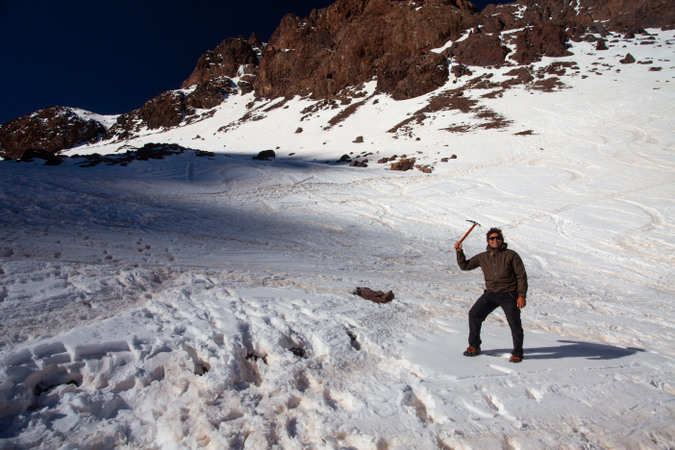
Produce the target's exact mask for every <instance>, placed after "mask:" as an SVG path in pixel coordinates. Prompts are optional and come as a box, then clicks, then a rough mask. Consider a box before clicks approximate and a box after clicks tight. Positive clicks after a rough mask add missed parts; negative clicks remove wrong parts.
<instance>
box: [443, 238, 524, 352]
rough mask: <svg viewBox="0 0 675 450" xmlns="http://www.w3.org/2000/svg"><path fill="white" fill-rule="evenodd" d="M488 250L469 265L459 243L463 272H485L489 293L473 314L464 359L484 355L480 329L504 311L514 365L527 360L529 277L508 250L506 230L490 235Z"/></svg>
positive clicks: (470, 318) (480, 301) (484, 296)
mask: <svg viewBox="0 0 675 450" xmlns="http://www.w3.org/2000/svg"><path fill="white" fill-rule="evenodd" d="M487 243H488V245H487V250H486V251H485V252H483V253H479V254H478V255H476V256H474V257H473V258H471V259H469V260H468V261H467V259H466V256H464V251H463V250H462V244H461V243H460V242H457V243H455V250H456V251H457V264H459V267H460V269H462V270H473V269H475V268H476V267H480V268H481V269H483V275H484V276H485V291H484V292H483V295H482V296H481V297H480V298H479V299H478V300H477V301H476V303H475V304H474V305H473V307H472V308H471V310H470V311H469V347H468V348H467V349H466V351H465V352H464V356H477V355H479V354H480V344H481V339H480V329H481V326H482V324H483V321H484V320H485V319H486V318H487V316H488V315H489V314H490V313H491V312H492V311H494V310H495V309H497V307H501V308H502V310H504V314H506V320H507V321H508V322H509V326H510V327H511V336H512V337H513V352H512V353H511V362H514V363H518V362H521V361H522V360H523V327H522V325H521V323H520V310H521V308H524V307H525V304H526V303H527V302H526V300H525V298H526V296H527V273H526V272H525V266H524V265H523V261H522V259H520V256H518V253H516V252H514V251H513V250H509V249H508V245H507V244H506V243H505V242H504V236H503V235H502V230H500V229H499V228H491V229H490V231H488V232H487Z"/></svg>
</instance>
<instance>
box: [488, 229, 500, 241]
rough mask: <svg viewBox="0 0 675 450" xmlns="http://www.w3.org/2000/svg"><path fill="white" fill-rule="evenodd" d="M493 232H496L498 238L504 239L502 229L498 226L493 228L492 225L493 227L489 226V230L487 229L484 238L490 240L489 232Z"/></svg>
mask: <svg viewBox="0 0 675 450" xmlns="http://www.w3.org/2000/svg"><path fill="white" fill-rule="evenodd" d="M495 233H497V234H498V235H499V238H500V239H501V240H502V241H503V240H504V235H503V234H502V230H500V229H499V228H494V227H493V228H490V230H489V231H488V232H487V234H486V235H485V238H486V239H487V240H488V242H489V241H490V235H491V234H495Z"/></svg>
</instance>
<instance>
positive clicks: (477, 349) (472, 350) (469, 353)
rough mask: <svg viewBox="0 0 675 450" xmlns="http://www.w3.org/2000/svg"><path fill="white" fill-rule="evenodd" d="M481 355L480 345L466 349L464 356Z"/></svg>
mask: <svg viewBox="0 0 675 450" xmlns="http://www.w3.org/2000/svg"><path fill="white" fill-rule="evenodd" d="M478 355H480V347H467V348H466V350H465V351H464V356H478Z"/></svg>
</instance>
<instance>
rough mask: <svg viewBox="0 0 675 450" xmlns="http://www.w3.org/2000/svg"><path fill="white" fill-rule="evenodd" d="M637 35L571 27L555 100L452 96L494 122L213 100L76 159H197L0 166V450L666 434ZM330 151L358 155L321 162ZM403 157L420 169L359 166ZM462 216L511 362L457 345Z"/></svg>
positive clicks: (507, 442)
mask: <svg viewBox="0 0 675 450" xmlns="http://www.w3.org/2000/svg"><path fill="white" fill-rule="evenodd" d="M652 33H654V34H655V36H656V41H655V42H652V44H650V45H641V43H640V42H639V39H635V40H631V41H625V42H624V41H621V42H620V43H618V44H616V43H615V44H612V46H611V47H610V49H609V50H608V51H606V52H604V53H602V54H599V52H595V51H594V47H593V44H591V43H583V44H574V46H573V48H572V51H573V52H574V53H575V54H574V56H570V57H568V58H567V60H568V61H573V62H575V63H576V64H577V65H578V71H576V72H575V71H570V72H568V73H567V74H566V75H563V76H561V77H560V80H561V81H562V82H563V83H564V84H565V85H566V88H563V89H560V90H556V91H555V92H542V91H539V90H530V89H526V88H524V87H513V88H511V89H508V90H506V91H504V92H503V93H501V94H500V95H493V96H487V97H485V96H484V94H485V93H486V92H485V91H484V90H483V91H481V90H479V89H467V90H466V92H465V93H464V95H465V96H466V97H467V98H473V99H476V100H478V101H479V102H480V104H481V105H483V106H484V107H486V108H489V109H490V110H491V111H493V112H494V113H496V114H499V115H501V116H503V117H504V118H506V119H507V120H509V121H511V122H510V124H509V125H508V126H506V127H502V128H489V127H488V128H487V129H480V128H478V127H474V125H476V126H477V125H480V123H481V122H480V120H482V119H481V118H480V117H478V116H477V115H476V114H468V113H465V112H461V111H458V110H446V111H439V112H432V113H429V114H427V116H426V119H425V120H424V121H423V122H420V123H418V122H411V123H410V124H409V125H408V128H407V129H406V132H405V133H388V132H387V130H390V129H392V127H394V126H395V125H396V124H398V123H400V122H401V121H403V120H404V119H406V117H409V116H408V115H407V114H408V113H410V114H413V113H414V112H415V111H418V110H420V109H421V108H422V107H423V106H424V105H425V104H426V103H428V101H429V99H430V98H431V97H432V96H434V95H438V92H436V93H432V94H429V95H428V96H424V97H422V98H417V99H413V100H408V101H404V102H394V101H392V100H391V99H389V98H387V97H385V96H381V95H375V96H374V97H367V100H366V101H365V103H363V104H362V106H360V107H359V108H356V109H355V110H354V111H353V112H352V114H351V115H348V117H346V119H344V120H343V121H342V122H340V123H339V125H336V126H334V127H327V122H328V120H329V119H330V118H331V117H333V116H335V115H336V114H337V113H338V112H339V110H330V111H328V110H325V111H323V110H319V111H318V112H316V113H314V114H308V113H307V108H308V107H310V106H311V105H313V103H312V102H311V101H310V100H307V99H293V100H290V101H288V102H287V103H285V104H284V105H283V106H280V107H279V108H268V109H267V110H264V108H261V107H259V106H258V107H257V108H258V109H257V111H259V113H260V118H259V119H260V120H254V121H241V122H237V120H238V119H239V118H241V117H242V116H243V115H244V113H245V112H246V104H247V103H250V102H251V101H252V100H253V98H252V97H250V96H246V97H237V96H233V97H231V98H230V99H228V100H227V102H225V103H224V104H223V105H221V106H220V107H218V108H217V109H216V110H214V111H212V112H211V113H210V114H206V115H204V118H203V120H200V121H196V122H194V123H192V124H189V125H185V126H181V127H178V128H175V129H172V130H168V131H162V132H158V131H154V132H152V133H150V132H149V133H148V134H146V135H142V136H140V137H139V138H137V139H135V140H132V141H129V142H116V143H113V142H104V143H99V144H95V145H91V146H86V147H80V148H78V149H77V153H80V154H84V153H115V152H117V151H118V148H120V147H122V146H123V145H127V146H133V147H136V148H138V147H141V146H142V145H143V144H144V143H146V142H169V143H178V144H180V145H183V146H185V147H190V148H193V149H197V150H205V151H209V152H214V154H213V155H211V156H209V155H204V154H198V153H194V152H185V153H182V154H180V155H172V156H167V157H166V158H165V159H161V160H150V161H133V162H131V163H129V164H127V165H122V164H117V165H106V164H99V165H97V166H94V167H80V164H81V163H82V162H83V161H84V160H83V159H82V158H69V159H67V160H66V161H64V163H63V164H61V165H59V166H45V165H43V164H42V163H41V162H39V161H36V162H34V163H16V162H11V161H0V179H2V183H3V188H2V191H1V192H0V208H1V209H2V211H3V214H2V215H0V323H1V327H2V331H3V332H2V335H1V336H0V448H28V447H41V448H111V447H118V448H158V449H159V448H162V449H175V448H199V447H204V448H213V449H222V448H247V449H248V448H252V449H259V448H289V449H293V448H358V449H386V448H400V449H408V448H422V449H427V448H476V449H479V448H480V449H482V448H513V449H517V448H522V449H529V448H625V449H635V448H650V449H652V448H653V449H667V448H672V447H673V446H675V420H674V411H675V381H674V380H675V376H674V375H675V363H674V359H673V358H675V326H674V325H675V324H674V321H673V318H674V317H675V315H674V313H675V305H674V304H673V298H674V294H675V289H674V288H673V283H672V280H673V279H674V278H675V270H674V267H675V259H674V257H673V255H675V226H674V225H673V224H675V196H674V195H673V194H674V193H675V154H674V153H675V129H674V127H673V124H674V123H675V120H674V119H675V106H674V105H675V87H674V85H675V62H674V61H675V52H674V50H673V48H674V47H673V44H675V38H674V37H673V32H672V31H671V32H655V31H652ZM628 52H630V53H631V54H633V56H634V57H635V59H636V60H637V61H638V63H636V64H630V65H628V64H627V65H622V64H620V63H619V62H618V61H619V60H620V59H621V58H623V57H624V56H625V54H626V53H628ZM640 61H643V62H645V63H644V64H640V63H639V62H640ZM646 61H652V63H651V64H647V63H646ZM541 64H542V65H546V64H550V61H543V62H542V63H541ZM656 66H658V67H660V68H661V70H650V69H651V68H653V67H656ZM500 70H502V72H499V71H497V72H495V76H494V77H495V79H496V78H499V77H500V76H504V72H505V71H507V70H508V69H500ZM462 82H463V81H458V82H457V83H453V82H452V81H451V82H449V83H448V86H447V89H456V88H457V87H461V83H462ZM369 88H370V87H369V86H366V87H365V88H364V89H366V90H367V89H369ZM368 95H370V94H368ZM270 106H272V105H270ZM341 108H344V106H341ZM304 116H307V117H306V118H305V120H300V119H301V118H302V117H304ZM228 124H230V125H231V126H229V127H228V128H227V129H226V130H224V131H223V130H221V131H218V130H219V129H220V128H221V127H224V126H226V125H228ZM298 124H300V126H301V127H302V128H303V131H302V133H299V132H297V128H298V126H299V125H298ZM457 125H462V126H463V130H464V132H451V131H449V130H448V128H451V127H453V126H457ZM358 136H362V137H363V143H354V141H355V140H356V139H355V138H357V137H358ZM418 138H419V139H418ZM357 141H358V140H357ZM126 148H128V147H124V148H123V151H126V150H125V149H126ZM265 149H275V151H276V153H277V158H275V159H273V160H270V161H257V160H253V159H252V158H251V157H252V156H254V155H256V154H257V153H258V152H259V151H261V150H265ZM350 153H352V156H353V157H356V156H357V155H365V154H367V153H372V156H369V157H368V159H369V163H368V167H365V168H364V167H349V166H347V165H337V164H334V163H331V164H326V161H332V162H334V161H336V160H337V159H339V158H340V157H341V156H342V155H343V154H350ZM403 153H406V154H407V155H408V156H414V157H416V158H417V161H418V163H420V164H428V165H431V166H433V167H434V170H433V172H432V173H431V174H425V173H423V172H421V171H419V170H413V171H409V172H397V171H392V170H389V164H378V163H377V160H378V159H379V158H383V157H390V156H393V155H395V154H396V155H401V154H403ZM452 155H456V156H457V158H456V159H449V160H447V161H446V162H443V161H442V159H443V158H450V157H451V156H452ZM467 219H472V220H476V221H478V222H480V223H481V224H482V225H483V228H482V229H480V228H477V229H475V230H474V231H473V232H472V233H471V234H470V235H469V237H468V238H467V240H466V241H465V242H464V248H465V251H466V253H467V255H469V256H471V255H474V254H476V253H478V252H480V251H483V249H484V248H485V235H484V233H485V231H486V230H487V228H489V227H491V226H499V227H501V228H502V229H503V230H504V235H505V238H506V241H507V242H508V244H509V247H510V248H512V249H514V250H516V251H517V252H518V253H519V254H520V255H521V257H522V258H523V260H524V262H525V266H526V268H527V271H528V275H529V282H530V290H529V293H528V305H527V306H526V307H525V308H524V309H523V315H522V317H523V323H524V328H525V359H524V361H523V362H522V363H520V364H513V363H510V362H509V360H508V357H509V355H510V351H511V338H510V331H509V328H508V326H507V324H506V320H505V318H504V315H503V313H502V312H501V311H496V312H495V313H494V314H493V315H491V316H490V317H489V318H488V320H487V321H486V323H485V324H484V326H483V350H484V353H483V354H481V355H480V356H478V357H475V358H466V357H464V356H462V351H463V350H464V349H465V348H466V346H467V342H466V338H467V332H468V325H467V320H466V315H467V312H468V310H469V308H470V307H471V305H472V304H473V302H474V301H475V299H476V298H477V297H478V296H479V295H480V293H481V292H482V289H483V277H482V273H481V272H480V270H477V271H473V272H462V271H460V270H459V268H458V267H457V264H456V260H455V252H454V250H453V244H454V242H455V241H457V240H458V239H459V238H460V237H461V236H462V235H463V234H464V233H465V232H466V230H467V229H468V228H469V226H470V224H469V223H468V222H466V220H467ZM356 287H369V288H372V289H375V290H382V291H385V292H386V291H389V290H392V291H393V292H394V293H395V299H394V300H393V301H392V302H390V303H385V304H376V303H372V302H369V301H367V300H365V299H363V298H361V297H358V296H356V295H353V294H352V292H353V291H354V290H355V288H356Z"/></svg>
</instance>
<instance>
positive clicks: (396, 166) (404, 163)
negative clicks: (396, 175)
mask: <svg viewBox="0 0 675 450" xmlns="http://www.w3.org/2000/svg"><path fill="white" fill-rule="evenodd" d="M413 167H415V158H410V159H402V160H400V161H398V162H395V163H392V165H391V166H390V169H391V170H400V171H406V170H410V169H412V168H413Z"/></svg>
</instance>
